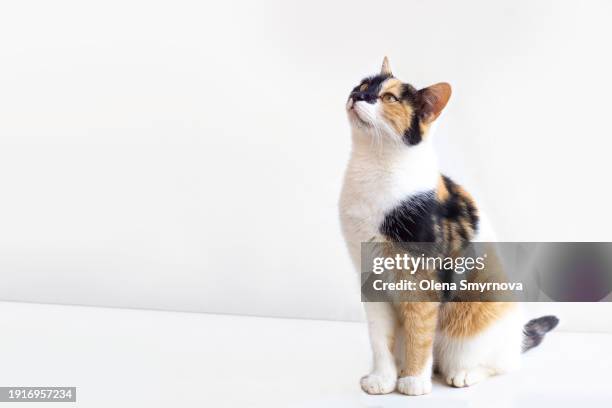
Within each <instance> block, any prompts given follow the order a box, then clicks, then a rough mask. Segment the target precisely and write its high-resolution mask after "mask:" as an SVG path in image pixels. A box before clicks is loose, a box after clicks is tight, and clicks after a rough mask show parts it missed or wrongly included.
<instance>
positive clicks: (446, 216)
mask: <svg viewBox="0 0 612 408" xmlns="http://www.w3.org/2000/svg"><path fill="white" fill-rule="evenodd" d="M442 179H443V181H444V185H445V187H446V189H447V190H448V198H446V199H445V200H444V201H438V200H437V199H436V194H435V191H434V190H432V191H430V192H426V193H420V194H417V195H415V196H412V197H409V198H407V199H406V200H404V201H402V202H401V203H400V205H398V206H397V207H395V208H394V209H393V210H391V211H389V212H388V213H387V214H386V215H385V219H384V220H383V222H382V224H381V225H380V228H379V230H380V233H381V234H383V235H385V236H386V237H388V238H389V239H391V240H392V241H395V242H439V241H440V240H441V239H442V235H441V234H442V233H444V231H443V228H444V225H445V224H446V226H447V228H450V227H451V225H453V226H455V229H456V230H457V231H458V232H459V234H460V237H461V239H462V240H463V241H466V242H467V241H470V240H471V238H472V236H473V234H474V232H475V231H477V230H478V221H479V219H478V210H477V208H476V206H475V205H474V203H473V202H472V201H471V199H469V198H468V197H466V196H465V194H462V192H461V191H460V190H459V187H458V185H457V184H455V182H453V181H452V180H451V179H450V178H448V177H446V176H442ZM461 220H465V221H467V223H468V225H469V227H468V228H467V229H466V228H465V227H464V226H463V225H462V223H461V222H460V221H461ZM446 235H447V236H451V234H450V233H449V234H446Z"/></svg>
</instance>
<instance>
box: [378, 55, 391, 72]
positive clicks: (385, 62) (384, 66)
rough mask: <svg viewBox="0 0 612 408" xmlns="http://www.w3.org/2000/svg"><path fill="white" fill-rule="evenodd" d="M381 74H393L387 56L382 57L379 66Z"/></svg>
mask: <svg viewBox="0 0 612 408" xmlns="http://www.w3.org/2000/svg"><path fill="white" fill-rule="evenodd" d="M380 73H381V75H393V74H392V73H391V64H389V58H387V57H385V58H384V59H383V63H382V67H381V68H380Z"/></svg>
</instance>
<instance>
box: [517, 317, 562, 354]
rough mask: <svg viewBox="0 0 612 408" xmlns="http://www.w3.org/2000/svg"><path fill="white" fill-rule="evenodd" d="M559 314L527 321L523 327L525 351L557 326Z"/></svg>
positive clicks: (539, 341) (538, 342)
mask: <svg viewBox="0 0 612 408" xmlns="http://www.w3.org/2000/svg"><path fill="white" fill-rule="evenodd" d="M558 324H559V319H558V318H557V316H542V317H538V318H537V319H533V320H530V321H528V322H527V324H526V325H525V327H524V328H523V334H524V335H525V336H524V337H523V353H524V352H526V351H527V350H529V349H532V348H534V347H535V346H537V345H538V344H540V343H541V342H542V340H543V339H544V336H545V335H546V333H548V332H549V331H551V330H552V329H554V328H555V327H557V325H558Z"/></svg>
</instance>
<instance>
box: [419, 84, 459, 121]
mask: <svg viewBox="0 0 612 408" xmlns="http://www.w3.org/2000/svg"><path fill="white" fill-rule="evenodd" d="M418 95H419V98H418V100H419V115H420V116H421V120H422V121H423V122H424V123H426V124H427V123H431V122H433V121H434V120H436V119H437V118H438V116H440V113H442V109H444V107H445V106H446V104H447V103H448V100H449V99H450V96H451V86H450V85H449V84H447V83H446V82H440V83H439V84H435V85H432V86H429V87H427V88H423V89H421V90H420V91H419V92H418Z"/></svg>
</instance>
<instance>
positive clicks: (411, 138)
mask: <svg viewBox="0 0 612 408" xmlns="http://www.w3.org/2000/svg"><path fill="white" fill-rule="evenodd" d="M403 139H404V143H406V144H407V145H408V146H414V145H417V144H419V143H421V140H423V137H422V135H421V126H420V124H419V115H417V114H416V112H415V113H413V114H412V119H411V120H410V127H409V128H408V129H406V131H405V132H404V138H403Z"/></svg>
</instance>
